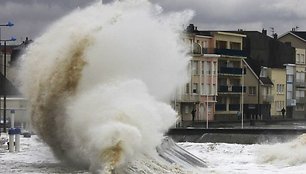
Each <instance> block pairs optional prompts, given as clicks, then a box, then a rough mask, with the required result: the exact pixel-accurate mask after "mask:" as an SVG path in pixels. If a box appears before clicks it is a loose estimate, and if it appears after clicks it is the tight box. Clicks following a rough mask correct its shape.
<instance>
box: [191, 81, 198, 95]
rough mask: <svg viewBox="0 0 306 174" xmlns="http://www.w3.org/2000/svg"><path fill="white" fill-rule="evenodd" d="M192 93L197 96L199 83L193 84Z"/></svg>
mask: <svg viewBox="0 0 306 174" xmlns="http://www.w3.org/2000/svg"><path fill="white" fill-rule="evenodd" d="M192 93H193V94H197V93H198V84H197V83H193V84H192Z"/></svg>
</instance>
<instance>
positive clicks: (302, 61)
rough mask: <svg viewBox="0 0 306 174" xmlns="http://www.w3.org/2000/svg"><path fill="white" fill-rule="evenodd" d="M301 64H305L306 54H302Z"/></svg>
mask: <svg viewBox="0 0 306 174" xmlns="http://www.w3.org/2000/svg"><path fill="white" fill-rule="evenodd" d="M300 63H301V64H305V55H304V54H301V57H300Z"/></svg>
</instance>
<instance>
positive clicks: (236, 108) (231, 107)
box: [229, 104, 240, 111]
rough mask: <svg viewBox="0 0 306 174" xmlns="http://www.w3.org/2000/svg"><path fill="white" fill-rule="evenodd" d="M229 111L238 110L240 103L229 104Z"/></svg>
mask: <svg viewBox="0 0 306 174" xmlns="http://www.w3.org/2000/svg"><path fill="white" fill-rule="evenodd" d="M229 110H230V111H240V104H229Z"/></svg>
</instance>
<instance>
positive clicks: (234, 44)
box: [230, 42, 241, 50]
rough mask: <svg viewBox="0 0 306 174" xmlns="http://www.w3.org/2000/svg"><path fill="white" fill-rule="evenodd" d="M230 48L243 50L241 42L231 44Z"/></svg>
mask: <svg viewBox="0 0 306 174" xmlns="http://www.w3.org/2000/svg"><path fill="white" fill-rule="evenodd" d="M230 48H231V49H233V50H241V44H240V43H239V42H230Z"/></svg>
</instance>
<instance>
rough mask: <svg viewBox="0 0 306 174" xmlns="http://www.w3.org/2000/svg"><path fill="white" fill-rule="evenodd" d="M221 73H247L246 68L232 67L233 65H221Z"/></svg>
mask: <svg viewBox="0 0 306 174" xmlns="http://www.w3.org/2000/svg"><path fill="white" fill-rule="evenodd" d="M219 74H228V75H243V74H246V69H245V68H244V69H243V68H232V67H220V69H219Z"/></svg>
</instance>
